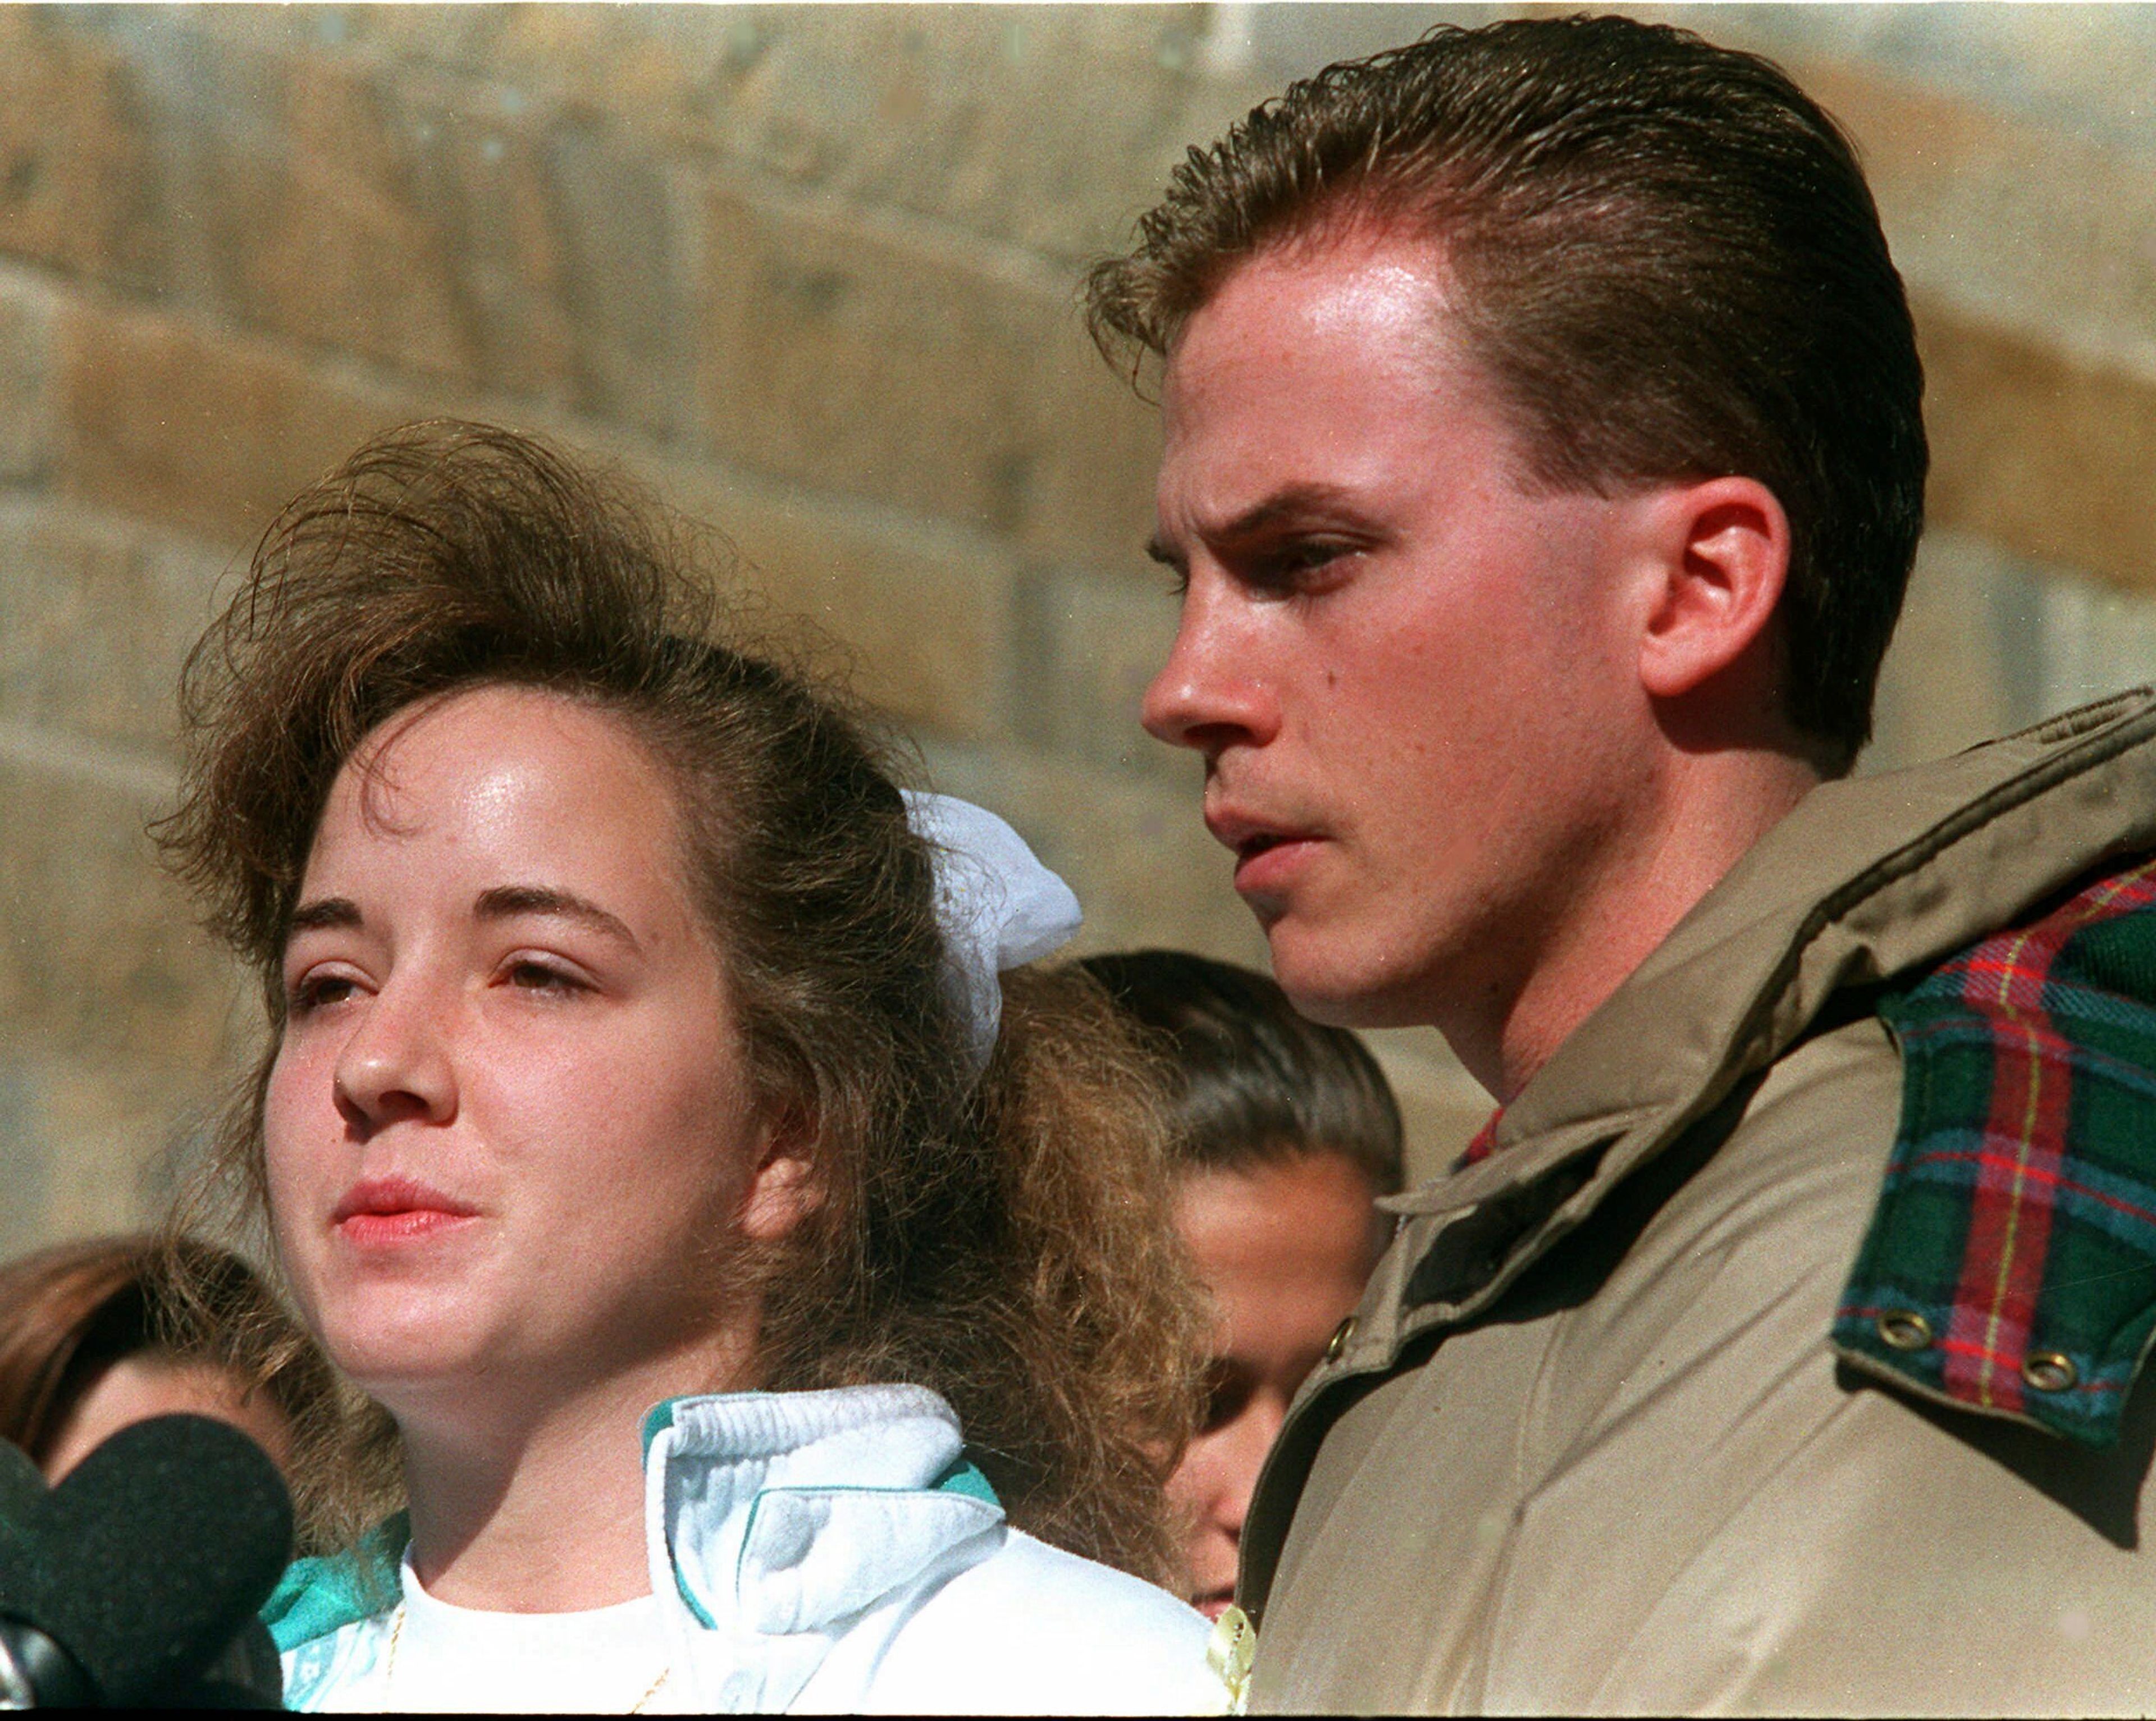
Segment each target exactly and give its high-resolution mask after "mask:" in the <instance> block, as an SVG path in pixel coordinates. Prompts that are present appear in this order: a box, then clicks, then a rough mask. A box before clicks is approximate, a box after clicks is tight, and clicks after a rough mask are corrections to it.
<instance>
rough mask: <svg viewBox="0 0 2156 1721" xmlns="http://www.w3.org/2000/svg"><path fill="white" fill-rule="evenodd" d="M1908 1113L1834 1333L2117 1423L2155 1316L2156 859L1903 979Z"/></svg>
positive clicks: (2043, 1409)
mask: <svg viewBox="0 0 2156 1721" xmlns="http://www.w3.org/2000/svg"><path fill="white" fill-rule="evenodd" d="M1880 1014H1881V1016H1882V1017H1883V1018H1884V1019H1885V1020H1886V1023H1887V1025H1888V1026H1889V1027H1890V1028H1892V1030H1893V1032H1894V1034H1895V1036H1896V1038H1897V1040H1898V1041H1899V1042H1900V1045H1901V1049H1902V1118H1901V1123H1900V1127H1899V1128H1898V1129H1897V1133H1896V1137H1895V1142H1894V1147H1893V1151H1892V1154H1891V1155H1890V1156H1889V1158H1888V1160H1887V1169H1886V1181H1885V1184H1884V1185H1883V1187H1882V1189H1881V1194H1880V1199H1879V1205H1878V1207H1877V1209H1876V1211H1875V1212H1874V1214H1873V1215H1872V1220H1871V1229H1870V1231H1869V1232H1868V1234H1867V1235H1866V1238H1865V1241H1864V1246H1863V1248H1862V1250H1861V1251H1860V1253H1859V1254H1858V1256H1857V1260H1856V1268H1855V1271H1853V1272H1852V1274H1851V1278H1850V1281H1849V1284H1848V1287H1847V1288H1846V1289H1845V1292H1843V1296H1842V1306H1841V1307H1840V1311H1839V1313H1837V1315H1836V1318H1835V1325H1834V1341H1835V1345H1836V1346H1837V1348H1839V1349H1841V1350H1842V1351H1844V1352H1845V1353H1846V1354H1851V1355H1852V1356H1854V1357H1856V1358H1860V1359H1863V1360H1864V1361H1866V1362H1867V1363H1869V1364H1872V1365H1873V1366H1875V1367H1884V1368H1886V1369H1891V1370H1892V1371H1893V1372H1894V1373H1895V1374H1897V1375H1899V1376H1900V1377H1902V1378H1903V1379H1907V1380H1909V1381H1910V1382H1912V1383H1913V1384H1914V1385H1917V1386H1918V1387H1921V1388H1922V1389H1924V1390H1927V1391H1928V1392H1931V1393H1934V1394H1938V1395H1943V1396H1945V1397H1946V1398H1948V1399H1950V1400H1953V1401H1955V1402H1957V1403H1959V1404H1962V1405H1968V1406H1969V1407H1970V1408H1972V1409H1974V1410H1988V1411H1992V1412H1995V1413H1999V1414H2002V1415H2012V1416H2015V1417H2019V1418H2021V1419H2023V1420H2029V1421H2032V1422H2035V1423H2036V1424H2038V1425H2040V1426H2043V1427H2045V1428H2047V1429H2050V1430H2051V1431H2054V1432H2056V1433H2059V1434H2064V1435H2067V1436H2071V1437H2072V1438H2073V1439H2075V1440H2076V1441H2084V1442H2086V1443H2087V1444H2089V1445H2092V1446H2107V1445H2110V1444H2111V1443H2112V1442H2113V1441H2116V1440H2117V1436H2118V1429H2119V1420H2120V1417H2121V1415H2122V1413H2123V1409H2124V1405H2125V1400H2126V1395H2127V1390H2128V1388H2129V1387H2130V1386H2131V1385H2133V1378H2134V1375H2135V1374H2136V1373H2137V1371H2138V1369H2139V1368H2140V1366H2141V1363H2142V1359H2143V1354H2144V1352H2145V1351H2146V1350H2147V1349H2148V1343H2149V1338H2150V1333H2151V1331H2152V1328H2156V859H2148V860H2141V861H2138V862H2137V863H2135V864H2134V865H2133V866H2128V867H2126V868H2124V869H2123V870H2117V871H2110V872H2107V874H2105V875H2104V876H2102V877H2099V878H2097V879H2096V880H2095V881H2093V882H2091V883H2087V884H2085V885H2083V886H2081V887H2080V888H2078V889H2076V891H2074V892H2073V894H2072V895H2071V896H2068V897H2067V898H2066V900H2065V901H2063V902H2059V903H2058V904H2057V905H2056V907H2051V908H2049V909H2048V910H2046V912H2044V913H2043V914H2042V915H2040V917H2037V918H2035V919H2034V920H2033V921H2031V922H2030V923H2028V924H2026V925H2025V926H2021V927H2015V928H2012V929H2010V930H2009V931H2006V932H1999V933H1997V934H1995V935H1994V936H1993V937H1991V938H1986V939H1984V941H1983V942H1982V943H1979V944H1977V945H1975V946H1974V947H1973V948H1970V949H1969V950H1967V951H1964V952H1963V953H1962V954H1961V955H1959V956H1957V957H1955V958H1953V960H1952V961H1950V962H1948V963H1945V964H1944V965H1943V966H1942V967H1940V968H1936V969H1934V970H1933V971H1932V972H1930V973H1929V974H1926V975H1925V976H1924V977H1923V978H1922V979H1920V980H1918V981H1917V982H1916V983H1915V984H1912V985H1907V986H1905V987H1902V988H1900V989H1897V990H1896V991H1894V992H1893V993H1892V994H1890V995H1889V996H1888V997H1887V998H1886V999H1885V1001H1884V1002H1883V1003H1882V1004H1881V1008H1880Z"/></svg>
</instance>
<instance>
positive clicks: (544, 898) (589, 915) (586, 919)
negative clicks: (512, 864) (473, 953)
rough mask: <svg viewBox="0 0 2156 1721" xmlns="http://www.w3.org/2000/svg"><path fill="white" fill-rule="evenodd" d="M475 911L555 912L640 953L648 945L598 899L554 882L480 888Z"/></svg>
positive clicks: (496, 915)
mask: <svg viewBox="0 0 2156 1721" xmlns="http://www.w3.org/2000/svg"><path fill="white" fill-rule="evenodd" d="M472 913H473V915H474V917H475V918H477V919H480V920H510V919H513V918H514V917H516V916H518V915H522V914H551V915H555V916H557V917H560V918H562V919H563V920H572V921H575V922H577V923H578V924H579V925H582V926H586V927H590V928H591V929H592V930H593V932H599V933H603V935H605V936H606V937H608V938H613V939H616V940H618V941H619V942H620V943H624V944H625V945H627V946H628V947H629V948H630V949H631V950H633V951H635V952H637V953H639V954H640V953H642V951H643V948H644V947H643V946H642V945H641V944H639V943H637V940H636V934H635V933H634V932H631V931H629V925H628V922H625V921H624V920H623V919H621V918H620V917H619V916H618V915H613V914H609V913H608V912H607V911H606V910H605V909H603V908H602V907H599V906H598V903H596V902H587V901H585V899H584V898H583V897H582V896H577V895H575V894H573V893H572V892H571V891H561V890H556V889H555V888H554V887H553V886H552V885H496V886H495V887H494V888H493V889H492V890H490V891H480V894H479V901H478V902H475V904H473V906H472Z"/></svg>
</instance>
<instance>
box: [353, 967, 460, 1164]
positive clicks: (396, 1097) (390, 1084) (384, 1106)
mask: <svg viewBox="0 0 2156 1721" xmlns="http://www.w3.org/2000/svg"><path fill="white" fill-rule="evenodd" d="M450 1014H451V1007H450V1005H449V1003H448V1001H447V1000H444V999H439V998H435V997H433V996H431V995H430V994H428V993H427V992H425V991H424V990H423V989H421V988H420V987H418V986H417V985H409V986H402V987H400V986H399V985H398V984H397V983H396V982H394V981H393V982H392V983H391V984H389V985H388V986H385V987H384V988H383V989H382V990H381V991H380V992H378V993H377V994H374V996H373V997H372V998H371V999H368V1000H367V1004H366V1005H365V1006H364V1008H363V1009H362V1013H361V1015H360V1020H359V1021H358V1023H357V1025H356V1026H355V1027H354V1029H353V1030H352V1037H351V1038H350V1039H348V1040H346V1041H345V1043H344V1047H343V1050H342V1051H341V1052H339V1054H338V1056H337V1061H336V1102H337V1108H338V1109H339V1110H340V1111H341V1112H344V1114H345V1115H346V1117H347V1118H348V1119H350V1120H351V1121H352V1123H356V1124H358V1125H359V1126H361V1127H362V1128H363V1129H365V1130H366V1131H367V1132H369V1133H372V1131H374V1130H377V1129H380V1128H385V1127H386V1126H387V1125H388V1124H391V1123H398V1122H402V1121H414V1122H423V1123H448V1122H449V1119H450V1118H451V1117H454V1116H455V1114H456V1104H457V1093H456V1078H455V1071H454V1062H453V1061H452V1059H451V1057H450V1050H449V1020H448V1019H449V1015H450Z"/></svg>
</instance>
